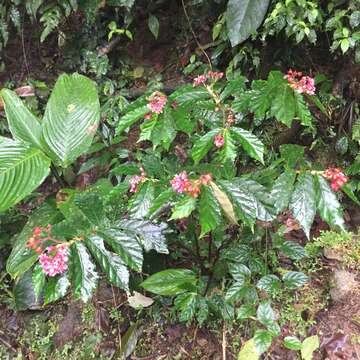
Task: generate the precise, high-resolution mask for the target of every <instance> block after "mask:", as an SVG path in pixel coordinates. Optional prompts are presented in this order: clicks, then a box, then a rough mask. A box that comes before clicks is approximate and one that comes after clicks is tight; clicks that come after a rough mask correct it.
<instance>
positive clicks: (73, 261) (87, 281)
mask: <svg viewBox="0 0 360 360" xmlns="http://www.w3.org/2000/svg"><path fill="white" fill-rule="evenodd" d="M69 269H70V273H71V283H72V286H73V289H74V298H75V299H81V300H82V301H84V302H87V301H88V300H90V299H91V297H92V295H93V293H94V291H95V289H96V286H97V282H98V278H99V276H98V274H97V272H96V267H95V264H94V263H93V262H92V260H91V256H90V254H89V253H88V251H87V250H86V246H85V245H84V244H83V243H81V242H79V241H76V242H75V243H74V244H73V245H72V246H71V253H70V266H69Z"/></svg>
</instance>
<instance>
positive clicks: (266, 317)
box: [256, 301, 276, 326]
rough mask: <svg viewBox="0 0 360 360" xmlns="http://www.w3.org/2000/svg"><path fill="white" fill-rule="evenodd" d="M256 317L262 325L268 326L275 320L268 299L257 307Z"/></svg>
mask: <svg viewBox="0 0 360 360" xmlns="http://www.w3.org/2000/svg"><path fill="white" fill-rule="evenodd" d="M256 318H257V319H258V320H259V321H260V322H261V323H262V324H263V325H264V326H268V325H269V324H270V323H273V322H274V321H275V320H276V316H275V312H274V310H273V309H272V307H271V305H270V302H269V301H263V302H261V303H260V305H259V306H258V308H257V311H256Z"/></svg>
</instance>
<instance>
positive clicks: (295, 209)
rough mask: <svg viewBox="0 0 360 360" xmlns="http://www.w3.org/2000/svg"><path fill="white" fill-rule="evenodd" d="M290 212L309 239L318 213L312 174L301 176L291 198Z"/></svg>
mask: <svg viewBox="0 0 360 360" xmlns="http://www.w3.org/2000/svg"><path fill="white" fill-rule="evenodd" d="M290 211H291V213H292V214H293V216H294V218H295V219H296V220H297V221H298V222H299V224H300V225H301V226H302V228H303V229H304V231H305V234H306V236H307V237H308V238H309V236H310V228H311V225H312V223H313V221H314V217H315V213H316V193H315V184H314V178H313V176H312V175H311V174H309V173H302V174H300V175H299V177H298V179H297V182H296V185H295V190H294V192H293V194H292V196H291V201H290Z"/></svg>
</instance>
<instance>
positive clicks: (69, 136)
mask: <svg viewBox="0 0 360 360" xmlns="http://www.w3.org/2000/svg"><path fill="white" fill-rule="evenodd" d="M99 120H100V104H99V99H98V95H97V92H96V87H95V84H94V83H93V81H91V80H90V79H88V78H87V77H85V76H83V75H79V74H77V73H75V74H72V75H66V74H63V75H61V76H60V77H59V78H58V80H57V81H56V84H55V87H54V89H53V92H52V94H51V96H50V99H49V101H48V103H47V105H46V110H45V115H44V120H43V123H42V128H43V139H44V142H45V143H46V147H47V151H49V153H50V154H51V157H52V158H53V159H54V160H55V162H56V163H58V164H59V165H61V166H63V167H67V166H68V165H69V164H71V163H72V162H73V161H74V160H75V159H77V158H78V157H79V156H80V155H81V154H83V153H84V152H85V151H86V150H87V148H88V147H89V146H90V145H91V142H92V139H93V137H94V135H95V132H96V128H97V126H98V123H99Z"/></svg>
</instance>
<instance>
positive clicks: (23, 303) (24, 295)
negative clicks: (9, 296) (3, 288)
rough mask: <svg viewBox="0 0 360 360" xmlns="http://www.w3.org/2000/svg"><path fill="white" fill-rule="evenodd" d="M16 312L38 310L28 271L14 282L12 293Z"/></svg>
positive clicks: (37, 301)
mask: <svg viewBox="0 0 360 360" xmlns="http://www.w3.org/2000/svg"><path fill="white" fill-rule="evenodd" d="M12 293H13V295H14V300H15V307H16V310H20V311H21V310H26V309H33V310H35V309H39V307H40V302H39V300H37V299H36V296H35V292H34V287H33V283H32V271H31V270H28V271H26V272H25V273H24V274H21V276H19V278H18V279H16V280H15V283H14V287H13V291H12Z"/></svg>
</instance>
